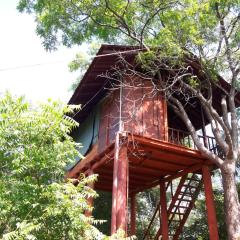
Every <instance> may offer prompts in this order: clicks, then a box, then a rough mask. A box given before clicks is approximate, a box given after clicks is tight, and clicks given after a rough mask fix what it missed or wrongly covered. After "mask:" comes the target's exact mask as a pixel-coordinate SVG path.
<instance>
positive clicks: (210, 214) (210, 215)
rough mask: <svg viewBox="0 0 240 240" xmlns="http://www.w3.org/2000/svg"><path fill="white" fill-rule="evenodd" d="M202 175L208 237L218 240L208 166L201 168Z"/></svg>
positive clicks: (211, 239)
mask: <svg viewBox="0 0 240 240" xmlns="http://www.w3.org/2000/svg"><path fill="white" fill-rule="evenodd" d="M202 174H203V183H204V191H205V198H206V208H207V219H208V229H209V237H210V240H218V239H219V236H218V228H217V219H216V211H215V204H214V197H213V190H212V181H211V174H210V170H209V167H208V166H203V167H202Z"/></svg>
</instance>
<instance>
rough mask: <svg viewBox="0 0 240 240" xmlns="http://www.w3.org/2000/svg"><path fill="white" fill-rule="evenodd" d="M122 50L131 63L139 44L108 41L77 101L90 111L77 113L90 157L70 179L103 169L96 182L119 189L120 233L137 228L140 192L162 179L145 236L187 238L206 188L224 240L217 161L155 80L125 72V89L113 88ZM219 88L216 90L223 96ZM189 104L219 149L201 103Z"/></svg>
mask: <svg viewBox="0 0 240 240" xmlns="http://www.w3.org/2000/svg"><path fill="white" fill-rule="evenodd" d="M119 52H120V53H121V54H122V55H123V56H124V58H125V59H127V61H129V62H131V61H133V59H134V57H135V56H136V53H137V49H136V48H134V47H126V46H115V45H102V47H101V48H100V50H99V52H98V53H97V55H96V57H95V58H94V59H93V61H92V63H91V65H90V67H89V69H88V70H87V72H86V74H85V76H84V77H83V79H82V81H81V82H80V84H79V86H78V88H77V89H76V91H75V92H74V94H73V96H72V97H71V99H70V101H69V104H81V105H82V110H81V111H79V112H78V113H77V114H76V115H75V116H74V118H75V119H76V120H77V121H78V122H80V127H79V129H77V130H76V131H75V132H74V133H73V136H74V137H75V138H76V140H79V141H81V142H82V143H83V144H84V147H83V149H82V151H83V154H84V155H85V156H86V157H85V158H84V159H82V160H78V161H77V162H76V164H75V166H73V167H72V168H71V169H70V170H69V171H68V173H67V177H69V178H78V177H79V174H80V173H84V174H86V175H89V174H93V173H96V174H98V175H99V177H98V181H97V182H96V183H95V185H94V188H95V189H96V190H102V191H109V192H112V215H111V233H112V234H113V233H115V232H116V231H117V230H118V229H120V228H121V229H123V230H125V231H126V232H127V233H128V234H129V235H134V234H135V228H136V202H135V197H136V194H137V193H138V192H141V191H144V190H146V189H148V188H151V187H154V186H158V185H159V186H160V202H159V204H158V206H157V208H156V211H155V212H154V213H153V218H152V221H151V222H150V224H149V227H148V229H147V230H146V231H145V236H144V239H163V240H167V239H174V240H176V239H179V236H180V234H181V232H182V230H183V226H184V224H185V222H186V220H187V218H188V216H189V214H190V211H191V209H192V208H193V206H194V202H195V200H196V199H197V197H198V194H199V192H200V189H201V188H202V186H204V191H205V197H206V209H207V217H208V226H209V236H210V239H211V240H217V239H218V230H217V221H216V214H215V209H214V200H213V191H212V183H211V175H210V171H211V170H212V169H213V168H215V167H216V166H214V164H213V163H212V162H211V161H209V160H208V159H206V158H205V157H204V156H203V155H202V154H201V153H200V152H199V151H198V150H197V149H195V147H194V144H193V142H192V140H191V138H190V135H189V133H188V132H187V130H186V127H185V125H184V124H183V122H182V121H181V120H180V119H179V118H178V117H177V116H176V115H175V114H174V113H173V111H172V110H171V108H170V107H169V106H168V104H167V102H166V100H165V99H164V97H163V96H162V95H161V94H160V93H156V92H154V91H153V85H152V83H151V81H146V80H142V79H141V78H140V77H139V78H136V77H134V78H131V77H130V76H126V77H125V76H123V77H122V79H121V84H120V87H118V88H116V87H113V85H112V84H111V80H109V78H108V77H106V75H105V74H106V73H108V75H109V76H110V75H111V74H114V71H116V69H117V68H116V66H118V64H119V63H118V59H119V56H118V54H117V53H119ZM114 67H115V68H114ZM114 69H115V70H114ZM219 91H220V90H216V92H215V93H214V94H216V96H217V95H218V94H220V93H221V92H219ZM214 99H215V100H214V101H215V102H214V103H213V104H214V105H215V106H216V108H217V107H218V105H219V102H218V101H217V97H216V98H214ZM186 107H187V112H188V113H189V115H190V118H191V121H192V122H193V124H194V126H195V128H196V129H203V130H202V133H203V136H201V138H202V140H203V142H204V144H205V145H206V146H207V147H208V148H209V149H210V150H211V151H214V152H215V153H218V152H217V151H219V149H218V147H217V145H216V142H215V139H214V138H213V137H209V136H206V134H205V131H204V127H205V125H206V123H207V122H206V120H205V119H204V114H203V113H202V111H201V107H200V105H198V103H194V104H188V105H187V106H186ZM219 154H220V153H219ZM174 179H179V183H178V186H177V188H176V190H175V191H174V192H172V193H171V199H170V201H169V202H167V199H166V192H167V191H169V189H171V187H172V181H173V180H174ZM128 199H130V216H129V214H128ZM157 217H159V218H160V225H159V227H158V229H157V231H156V233H155V235H154V236H150V229H151V227H155V228H156V226H153V225H154V224H155V223H154V222H155V220H154V219H155V218H157ZM129 221H130V227H128V224H127V223H128V222H129ZM127 228H128V229H127Z"/></svg>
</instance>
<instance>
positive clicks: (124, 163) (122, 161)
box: [116, 145, 128, 233]
mask: <svg viewBox="0 0 240 240" xmlns="http://www.w3.org/2000/svg"><path fill="white" fill-rule="evenodd" d="M117 175H118V187H117V204H116V205H117V229H116V230H119V229H120V228H121V229H122V230H124V231H125V232H126V233H127V213H128V211H127V210H128V209H127V203H128V157H127V146H126V145H123V146H121V147H120V149H119V162H118V174H117Z"/></svg>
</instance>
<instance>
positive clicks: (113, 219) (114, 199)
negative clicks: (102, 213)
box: [111, 133, 120, 235]
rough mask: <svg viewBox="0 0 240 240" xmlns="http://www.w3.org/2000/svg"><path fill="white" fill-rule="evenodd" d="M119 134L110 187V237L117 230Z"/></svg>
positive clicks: (116, 141)
mask: <svg viewBox="0 0 240 240" xmlns="http://www.w3.org/2000/svg"><path fill="white" fill-rule="evenodd" d="M119 140H120V139H119V133H117V135H116V140H115V148H114V166H113V187H112V217H111V235H112V234H114V233H115V232H116V230H117V197H118V192H117V188H118V164H119V150H120V149H119V147H120V146H119Z"/></svg>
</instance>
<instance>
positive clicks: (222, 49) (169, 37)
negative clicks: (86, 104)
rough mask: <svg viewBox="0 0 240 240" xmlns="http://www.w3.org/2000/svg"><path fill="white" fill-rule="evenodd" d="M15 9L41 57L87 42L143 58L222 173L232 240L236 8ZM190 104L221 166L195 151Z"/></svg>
mask: <svg viewBox="0 0 240 240" xmlns="http://www.w3.org/2000/svg"><path fill="white" fill-rule="evenodd" d="M18 9H19V10H20V11H26V12H29V13H32V14H34V15H35V17H36V21H37V24H38V25H37V33H38V35H39V36H40V37H41V38H42V40H43V44H44V46H45V48H46V49H48V50H51V49H55V48H56V46H57V45H58V44H59V43H62V44H64V45H66V46H71V45H73V44H82V43H83V42H86V41H89V40H93V39H94V40H96V39H97V40H101V41H104V42H110V43H116V42H119V41H120V42H121V43H124V44H130V43H133V44H135V45H139V47H141V48H142V49H143V50H144V51H143V52H144V53H141V54H139V56H138V61H139V62H140V63H141V64H142V65H143V67H144V70H145V71H146V72H147V74H146V75H145V76H146V79H149V78H153V77H154V78H156V80H160V81H159V84H160V85H161V86H160V89H159V91H161V92H163V93H164V94H165V97H166V99H167V100H168V105H169V106H171V107H172V108H173V110H174V112H175V113H176V115H178V117H179V118H181V120H182V121H183V122H184V123H185V125H186V127H187V129H188V131H189V132H190V133H191V136H192V138H193V141H194V144H195V145H196V146H197V148H198V149H199V150H200V151H201V152H202V153H203V154H204V156H206V157H208V158H209V159H210V160H211V161H213V162H214V163H215V164H216V165H217V166H218V167H219V168H220V169H221V173H222V176H223V186H224V189H225V192H224V194H225V205H226V206H228V211H227V212H226V219H227V220H226V221H227V227H228V234H229V235H228V238H229V239H230V238H231V239H234V238H238V237H239V236H240V226H239V224H237V223H238V221H239V218H240V203H239V198H238V196H237V190H236V184H235V177H234V174H235V171H236V162H238V159H239V155H240V149H239V146H238V125H237V114H236V110H235V107H236V105H235V95H236V89H237V87H239V73H240V62H239V59H240V51H239V49H240V48H239V40H240V34H239V33H240V24H239V22H240V21H239V19H240V14H239V0H179V1H175V0H160V1H159V0H148V1H146V0H137V1H128V0H99V1H93V0H81V1H80V0H72V1H68V0H56V1H51V0H44V1H42V0H20V1H19V5H18ZM193 66H196V67H193ZM195 68H196V69H198V70H197V71H198V73H197V74H196V73H195V70H196V69H195ZM194 69H195V70H194ZM130 70H132V69H130ZM162 70H167V72H168V73H170V74H169V76H168V77H167V79H166V80H165V81H161V80H162V78H161V77H162V76H161V71H162ZM133 71H135V73H136V69H133ZM217 72H218V73H221V74H222V75H224V77H225V79H226V80H227V81H228V82H229V83H230V85H229V89H227V91H226V88H225V89H223V88H222V87H223V86H222V84H221V83H219V82H218V81H216V80H218V79H219V76H218V75H217ZM141 76H142V75H141ZM143 77H144V76H143ZM193 77H194V78H193ZM216 88H218V89H220V88H221V93H222V94H221V96H218V98H219V100H220V101H221V106H220V107H219V108H218V107H217V108H216V106H215V105H214V104H213V97H214V96H215V95H214V94H213V89H216ZM193 98H194V99H196V102H197V103H200V104H201V107H202V108H203V111H204V113H205V115H206V117H207V120H208V122H210V123H211V127H212V130H213V134H214V137H215V138H216V141H217V145H218V146H219V147H220V148H221V150H223V152H224V155H225V156H226V157H225V159H222V158H221V157H220V156H218V155H217V154H214V153H212V152H211V151H209V149H207V148H206V147H205V146H204V145H203V144H202V143H201V141H200V139H199V137H198V134H197V131H196V129H195V126H194V124H193V123H192V122H191V116H189V115H188V112H187V110H186V109H187V107H186V106H185V105H184V104H183V103H182V102H183V101H182V100H184V101H185V100H187V101H188V100H189V99H193ZM179 99H180V100H179ZM228 112H231V114H230V117H229V115H228ZM221 130H223V132H224V136H225V138H224V139H223V138H222V133H221Z"/></svg>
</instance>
